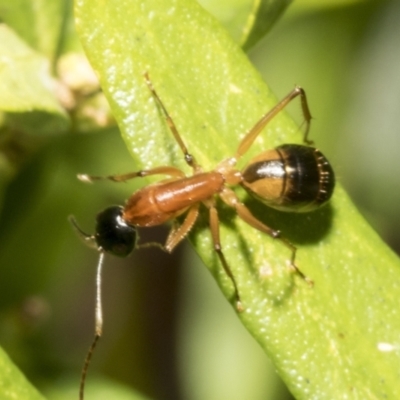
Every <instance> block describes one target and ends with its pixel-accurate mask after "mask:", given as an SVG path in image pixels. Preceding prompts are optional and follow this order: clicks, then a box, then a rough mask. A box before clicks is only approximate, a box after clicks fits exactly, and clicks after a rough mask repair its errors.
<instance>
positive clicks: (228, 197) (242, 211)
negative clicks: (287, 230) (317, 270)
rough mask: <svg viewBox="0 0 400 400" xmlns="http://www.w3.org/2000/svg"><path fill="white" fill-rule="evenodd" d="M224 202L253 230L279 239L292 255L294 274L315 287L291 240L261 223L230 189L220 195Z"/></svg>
mask: <svg viewBox="0 0 400 400" xmlns="http://www.w3.org/2000/svg"><path fill="white" fill-rule="evenodd" d="M220 196H221V198H222V200H223V201H224V202H225V203H226V204H228V205H229V206H231V207H233V208H234V209H235V210H236V212H237V214H238V216H239V217H240V218H241V219H242V220H243V221H244V222H246V223H247V224H248V225H250V226H252V227H253V228H255V229H257V230H259V231H260V232H264V233H266V234H267V235H269V236H271V237H272V238H273V239H279V240H280V241H281V242H282V243H283V244H284V245H285V246H286V247H288V248H289V249H290V250H291V252H292V255H291V257H290V266H291V268H292V269H293V271H294V272H296V273H297V274H298V275H299V276H300V277H301V278H302V279H304V280H305V281H306V282H307V283H308V284H309V285H310V286H313V285H314V282H313V281H312V280H311V279H310V278H308V277H307V276H306V275H304V274H303V272H302V271H301V270H300V269H299V267H298V266H297V265H296V262H295V260H296V251H297V248H296V246H294V245H293V244H292V243H290V242H289V240H287V239H285V238H283V237H281V232H280V231H277V230H274V229H271V228H270V227H269V226H267V225H265V224H263V223H262V222H261V221H259V220H258V219H257V218H256V217H255V216H254V215H253V214H252V213H251V212H250V210H249V209H248V208H247V207H246V206H245V205H244V204H243V203H242V202H241V201H240V200H239V199H238V198H237V196H236V194H235V193H234V192H233V191H232V190H230V189H228V188H225V189H224V190H223V192H222V193H221V194H220Z"/></svg>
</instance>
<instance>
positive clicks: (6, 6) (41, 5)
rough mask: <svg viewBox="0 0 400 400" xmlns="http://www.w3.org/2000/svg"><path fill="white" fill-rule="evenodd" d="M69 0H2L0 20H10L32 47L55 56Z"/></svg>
mask: <svg viewBox="0 0 400 400" xmlns="http://www.w3.org/2000/svg"><path fill="white" fill-rule="evenodd" d="M68 4H70V2H69V1H65V0H15V1H12V2H11V1H8V0H0V21H1V22H6V23H7V24H8V25H9V26H10V27H12V28H13V29H14V30H15V31H16V32H17V33H18V35H19V36H20V37H22V38H23V39H24V40H25V41H26V42H27V43H28V44H29V45H30V46H31V47H33V48H34V49H36V50H38V51H40V52H41V53H43V54H45V55H46V56H47V57H48V58H49V59H50V60H53V59H54V58H55V57H56V54H57V51H58V46H59V42H60V34H61V26H62V24H63V20H64V18H65V17H66V13H65V11H66V8H67V5H68Z"/></svg>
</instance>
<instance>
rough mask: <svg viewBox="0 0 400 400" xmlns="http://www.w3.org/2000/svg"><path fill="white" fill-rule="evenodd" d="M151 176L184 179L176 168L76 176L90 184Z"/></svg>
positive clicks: (166, 167)
mask: <svg viewBox="0 0 400 400" xmlns="http://www.w3.org/2000/svg"><path fill="white" fill-rule="evenodd" d="M151 175H166V176H170V177H173V178H184V177H185V174H184V173H183V172H182V171H181V170H180V169H178V168H175V167H171V166H163V167H156V168H152V169H144V170H140V171H136V172H128V173H127V174H119V175H107V176H95V175H87V174H78V179H79V180H81V181H82V182H88V183H91V182H93V181H99V180H110V181H113V182H125V181H127V180H129V179H134V178H144V177H146V176H151Z"/></svg>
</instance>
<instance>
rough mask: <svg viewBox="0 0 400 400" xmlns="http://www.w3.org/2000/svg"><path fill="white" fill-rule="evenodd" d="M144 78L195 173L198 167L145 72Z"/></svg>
mask: <svg viewBox="0 0 400 400" xmlns="http://www.w3.org/2000/svg"><path fill="white" fill-rule="evenodd" d="M144 77H145V79H146V83H147V86H148V87H149V89H150V91H151V93H152V94H153V96H154V98H155V99H156V101H157V103H158V104H159V106H160V107H161V109H162V111H163V113H164V116H165V119H166V121H167V124H168V127H169V129H170V130H171V132H172V134H173V135H174V138H175V140H176V141H177V143H178V145H179V147H180V148H181V150H182V152H183V156H184V158H185V161H186V163H187V165H189V167H191V168H193V171H197V170H198V165H197V163H196V160H195V159H194V157H193V156H192V155H191V154H190V153H189V151H188V149H187V147H186V145H185V143H184V142H183V139H182V137H181V135H180V134H179V132H178V129H177V128H176V126H175V123H174V121H173V120H172V118H171V116H170V115H169V113H168V111H167V109H166V108H165V106H164V103H163V102H162V101H161V99H160V96H159V95H158V93H157V92H156V90H155V89H154V86H153V83H152V82H151V80H150V77H149V74H148V73H147V72H146V73H145V74H144Z"/></svg>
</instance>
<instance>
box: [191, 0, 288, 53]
mask: <svg viewBox="0 0 400 400" xmlns="http://www.w3.org/2000/svg"><path fill="white" fill-rule="evenodd" d="M291 2H292V0H257V1H253V0H235V1H231V0H230V1H229V0H228V1H212V0H200V1H199V3H200V4H201V5H202V6H203V7H204V8H205V9H206V10H207V11H208V12H209V13H211V14H212V15H214V16H215V17H216V18H217V19H218V20H219V21H220V22H221V24H222V25H223V26H224V27H225V28H226V29H227V31H228V32H229V33H230V35H231V36H232V39H233V40H234V41H235V42H236V43H238V44H239V45H240V46H242V47H243V48H245V49H249V48H250V47H252V46H253V45H254V44H255V43H257V42H258V41H259V40H260V39H261V38H262V37H263V36H264V35H265V34H266V33H267V32H268V31H269V30H270V29H271V27H272V25H273V24H274V23H275V21H276V20H277V19H278V18H279V17H280V16H281V15H282V13H283V12H284V11H285V9H286V7H287V6H288V5H289V4H290V3H291Z"/></svg>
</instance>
